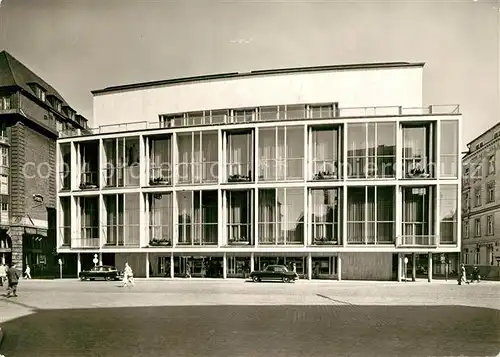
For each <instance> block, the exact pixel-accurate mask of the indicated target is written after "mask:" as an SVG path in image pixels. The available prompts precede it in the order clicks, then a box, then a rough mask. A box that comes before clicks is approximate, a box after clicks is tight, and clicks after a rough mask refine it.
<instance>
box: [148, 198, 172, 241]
mask: <svg viewBox="0 0 500 357" xmlns="http://www.w3.org/2000/svg"><path fill="white" fill-rule="evenodd" d="M148 202H149V245H152V246H154V245H166V246H169V245H171V244H172V233H173V217H174V212H173V208H172V194H171V193H151V194H149V195H148Z"/></svg>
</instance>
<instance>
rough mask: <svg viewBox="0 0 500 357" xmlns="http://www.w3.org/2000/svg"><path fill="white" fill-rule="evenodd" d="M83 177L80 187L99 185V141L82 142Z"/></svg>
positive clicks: (95, 186)
mask: <svg viewBox="0 0 500 357" xmlns="http://www.w3.org/2000/svg"><path fill="white" fill-rule="evenodd" d="M80 162H81V177H80V188H81V189H85V188H97V187H99V172H98V171H99V142H98V141H92V142H85V143H81V144H80Z"/></svg>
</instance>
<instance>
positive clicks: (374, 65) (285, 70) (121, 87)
mask: <svg viewBox="0 0 500 357" xmlns="http://www.w3.org/2000/svg"><path fill="white" fill-rule="evenodd" d="M424 65H425V63H424V62H415V63H412V62H382V63H356V64H346V65H330V66H314V67H295V68H280V69H267V70H257V71H250V72H243V73H242V72H231V73H220V74H209V75H203V76H194V77H184V78H174V79H166V80H159V81H153V82H143V83H133V84H125V85H118V86H112V87H107V88H104V89H96V90H93V91H91V93H92V94H94V95H96V94H101V93H108V92H114V91H121V90H131V89H137V88H145V87H154V86H160V85H175V84H182V83H190V82H199V81H209V80H217V79H229V78H241V77H251V76H262V75H277V74H289V73H304V72H321V71H345V70H360V69H361V70H363V69H381V68H397V67H423V66H424Z"/></svg>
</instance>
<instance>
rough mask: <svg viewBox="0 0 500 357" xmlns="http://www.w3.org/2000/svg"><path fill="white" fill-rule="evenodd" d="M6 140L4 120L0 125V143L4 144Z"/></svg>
mask: <svg viewBox="0 0 500 357" xmlns="http://www.w3.org/2000/svg"><path fill="white" fill-rule="evenodd" d="M0 105H1V104H0ZM8 139H9V134H8V133H7V121H6V120H5V121H2V122H1V123H0V141H4V142H5V141H7V140H8Z"/></svg>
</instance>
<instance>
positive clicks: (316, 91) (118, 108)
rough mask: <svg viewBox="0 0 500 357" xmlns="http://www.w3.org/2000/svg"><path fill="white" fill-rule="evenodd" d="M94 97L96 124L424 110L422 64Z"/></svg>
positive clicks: (221, 81)
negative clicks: (214, 113) (314, 111)
mask: <svg viewBox="0 0 500 357" xmlns="http://www.w3.org/2000/svg"><path fill="white" fill-rule="evenodd" d="M119 88H120V87H117V89H116V90H110V91H103V92H101V91H96V92H97V93H94V126H96V127H97V126H100V125H108V124H121V123H131V122H140V121H147V122H156V121H158V115H160V114H169V113H178V112H189V111H197V110H209V109H225V108H238V107H258V106H267V105H283V104H294V103H330V102H337V103H338V104H339V107H340V108H353V107H373V106H403V107H422V91H423V66H407V67H390V68H369V69H349V70H345V69H343V70H335V69H333V70H328V71H318V72H298V73H283V74H282V73H280V74H264V75H251V76H247V77H235V78H222V79H206V80H200V81H196V82H184V83H180V84H161V85H157V86H154V87H153V86H141V85H140V84H138V85H137V86H133V88H131V89H119Z"/></svg>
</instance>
